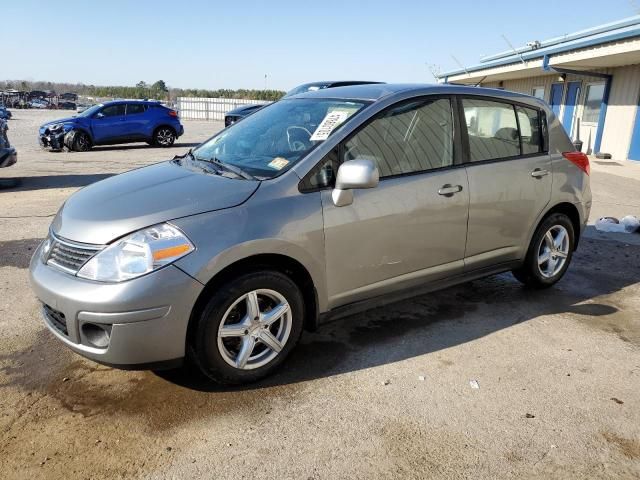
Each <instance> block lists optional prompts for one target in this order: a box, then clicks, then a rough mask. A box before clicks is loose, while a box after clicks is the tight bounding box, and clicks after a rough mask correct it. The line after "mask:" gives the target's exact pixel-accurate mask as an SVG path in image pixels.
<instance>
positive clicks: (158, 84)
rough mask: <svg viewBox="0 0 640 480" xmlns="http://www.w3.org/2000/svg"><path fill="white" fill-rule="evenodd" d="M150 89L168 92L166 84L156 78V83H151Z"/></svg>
mask: <svg viewBox="0 0 640 480" xmlns="http://www.w3.org/2000/svg"><path fill="white" fill-rule="evenodd" d="M151 90H157V91H160V92H168V91H169V89H168V88H167V84H166V83H164V80H158V81H157V82H156V83H154V84H153V85H151Z"/></svg>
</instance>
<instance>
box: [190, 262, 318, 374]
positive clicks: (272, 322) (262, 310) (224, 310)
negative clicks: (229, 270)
mask: <svg viewBox="0 0 640 480" xmlns="http://www.w3.org/2000/svg"><path fill="white" fill-rule="evenodd" d="M304 311H305V310H304V300H303V297H302V293H301V292H300V289H299V288H298V286H297V285H296V284H295V283H294V282H293V281H292V280H291V279H290V278H289V277H287V276H286V275H284V274H282V273H280V272H277V271H272V270H260V271H256V272H251V273H247V274H244V275H240V276H238V277H236V278H235V279H232V280H231V281H229V282H227V283H226V284H225V285H224V286H222V287H220V288H218V289H216V290H215V292H214V293H213V295H212V297H211V298H210V300H209V301H208V302H207V304H206V306H205V307H204V308H203V310H202V312H201V313H200V315H199V317H198V318H197V325H196V327H195V329H194V335H193V336H192V339H191V341H190V345H189V346H190V348H189V349H188V350H189V354H190V357H191V358H190V359H191V360H192V361H193V362H194V363H195V364H196V365H197V366H198V367H199V369H200V371H202V373H203V374H204V375H206V376H207V377H209V378H210V379H212V380H214V381H216V382H218V383H222V384H228V385H232V384H241V383H249V382H255V381H257V380H260V379H262V378H264V377H266V376H267V375H269V374H270V373H272V372H273V371H274V370H275V369H276V368H278V366H279V365H280V364H281V363H282V362H283V361H284V360H285V358H286V357H287V355H289V353H290V352H291V350H292V349H293V348H294V347H295V345H296V344H297V343H298V340H299V339H300V335H301V334H302V329H303V325H304ZM269 314H271V316H270V315H269Z"/></svg>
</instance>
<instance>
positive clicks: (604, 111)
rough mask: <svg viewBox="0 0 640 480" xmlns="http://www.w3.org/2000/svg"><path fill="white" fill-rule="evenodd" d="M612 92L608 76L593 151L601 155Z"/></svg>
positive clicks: (609, 76)
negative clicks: (605, 121) (603, 133)
mask: <svg viewBox="0 0 640 480" xmlns="http://www.w3.org/2000/svg"><path fill="white" fill-rule="evenodd" d="M610 91H611V75H608V77H607V79H606V80H605V83H604V95H602V103H601V104H600V115H599V116H598V128H596V139H595V141H594V142H593V151H594V152H595V153H600V144H601V143H602V132H604V119H605V117H606V116H607V105H609V92H610Z"/></svg>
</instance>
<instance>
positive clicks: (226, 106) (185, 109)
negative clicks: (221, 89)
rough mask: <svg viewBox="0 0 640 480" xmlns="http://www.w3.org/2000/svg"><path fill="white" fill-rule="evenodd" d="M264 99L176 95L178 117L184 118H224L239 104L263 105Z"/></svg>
mask: <svg viewBox="0 0 640 480" xmlns="http://www.w3.org/2000/svg"><path fill="white" fill-rule="evenodd" d="M266 103H270V102H267V101H265V100H245V99H241V98H194V97H178V111H179V112H180V118H182V119H185V120H224V114H225V113H227V112H228V111H230V110H233V109H234V108H237V107H239V106H241V105H257V104H260V105H264V104H266Z"/></svg>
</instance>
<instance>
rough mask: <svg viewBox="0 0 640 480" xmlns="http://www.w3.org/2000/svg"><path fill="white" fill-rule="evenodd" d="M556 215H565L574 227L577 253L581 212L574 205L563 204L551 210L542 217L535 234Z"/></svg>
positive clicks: (574, 248) (574, 245) (574, 247)
mask: <svg viewBox="0 0 640 480" xmlns="http://www.w3.org/2000/svg"><path fill="white" fill-rule="evenodd" d="M554 213H563V214H565V215H566V216H567V217H569V219H570V220H571V225H573V233H574V235H575V242H574V244H573V250H574V251H575V250H576V249H577V248H578V242H579V241H580V225H581V221H580V212H579V211H578V208H577V207H576V206H575V205H574V204H573V203H569V202H561V203H557V204H555V205H554V206H552V207H551V208H549V209H548V210H547V211H546V212H545V214H544V215H543V216H542V218H541V219H540V221H539V222H538V224H537V225H536V228H534V230H533V231H534V232H535V231H536V230H537V229H538V227H539V226H540V224H541V223H542V222H544V221H545V220H546V219H547V218H548V217H549V216H550V215H553V214H554ZM532 235H533V234H532Z"/></svg>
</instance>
